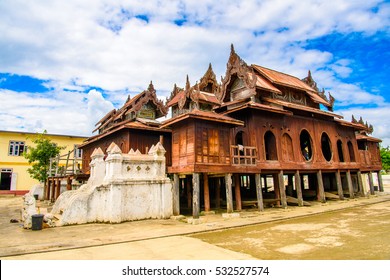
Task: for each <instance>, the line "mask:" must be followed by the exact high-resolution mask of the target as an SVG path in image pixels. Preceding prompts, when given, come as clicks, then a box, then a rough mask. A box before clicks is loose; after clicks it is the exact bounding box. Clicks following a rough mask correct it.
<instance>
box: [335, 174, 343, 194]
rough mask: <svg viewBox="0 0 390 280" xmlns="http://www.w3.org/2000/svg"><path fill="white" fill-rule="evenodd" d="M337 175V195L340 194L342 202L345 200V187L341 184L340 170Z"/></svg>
mask: <svg viewBox="0 0 390 280" xmlns="http://www.w3.org/2000/svg"><path fill="white" fill-rule="evenodd" d="M335 175H336V185H337V193H338V194H339V198H340V200H344V193H343V185H342V183H341V175H340V170H337V172H336V173H335Z"/></svg>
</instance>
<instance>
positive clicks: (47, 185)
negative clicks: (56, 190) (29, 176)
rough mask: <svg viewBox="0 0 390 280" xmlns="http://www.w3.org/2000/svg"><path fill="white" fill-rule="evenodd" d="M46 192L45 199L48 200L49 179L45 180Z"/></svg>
mask: <svg viewBox="0 0 390 280" xmlns="http://www.w3.org/2000/svg"><path fill="white" fill-rule="evenodd" d="M46 182H47V183H46V192H45V199H46V200H49V199H50V188H51V180H50V178H47V179H46Z"/></svg>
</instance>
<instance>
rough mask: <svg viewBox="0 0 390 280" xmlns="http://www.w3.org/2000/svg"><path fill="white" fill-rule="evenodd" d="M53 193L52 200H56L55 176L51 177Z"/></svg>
mask: <svg viewBox="0 0 390 280" xmlns="http://www.w3.org/2000/svg"><path fill="white" fill-rule="evenodd" d="M51 180H52V184H51V194H50V201H52V202H54V200H55V192H56V180H55V179H54V178H52V179H51Z"/></svg>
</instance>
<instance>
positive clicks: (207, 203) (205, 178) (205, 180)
mask: <svg viewBox="0 0 390 280" xmlns="http://www.w3.org/2000/svg"><path fill="white" fill-rule="evenodd" d="M203 196H204V211H205V212H209V211H210V190H209V176H208V175H207V173H203Z"/></svg>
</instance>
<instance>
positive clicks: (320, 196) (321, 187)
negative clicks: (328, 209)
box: [317, 170, 326, 203]
mask: <svg viewBox="0 0 390 280" xmlns="http://www.w3.org/2000/svg"><path fill="white" fill-rule="evenodd" d="M317 190H318V191H317V199H318V201H321V202H323V203H324V202H326V199H325V191H324V182H323V181H322V171H321V170H318V172H317Z"/></svg>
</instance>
